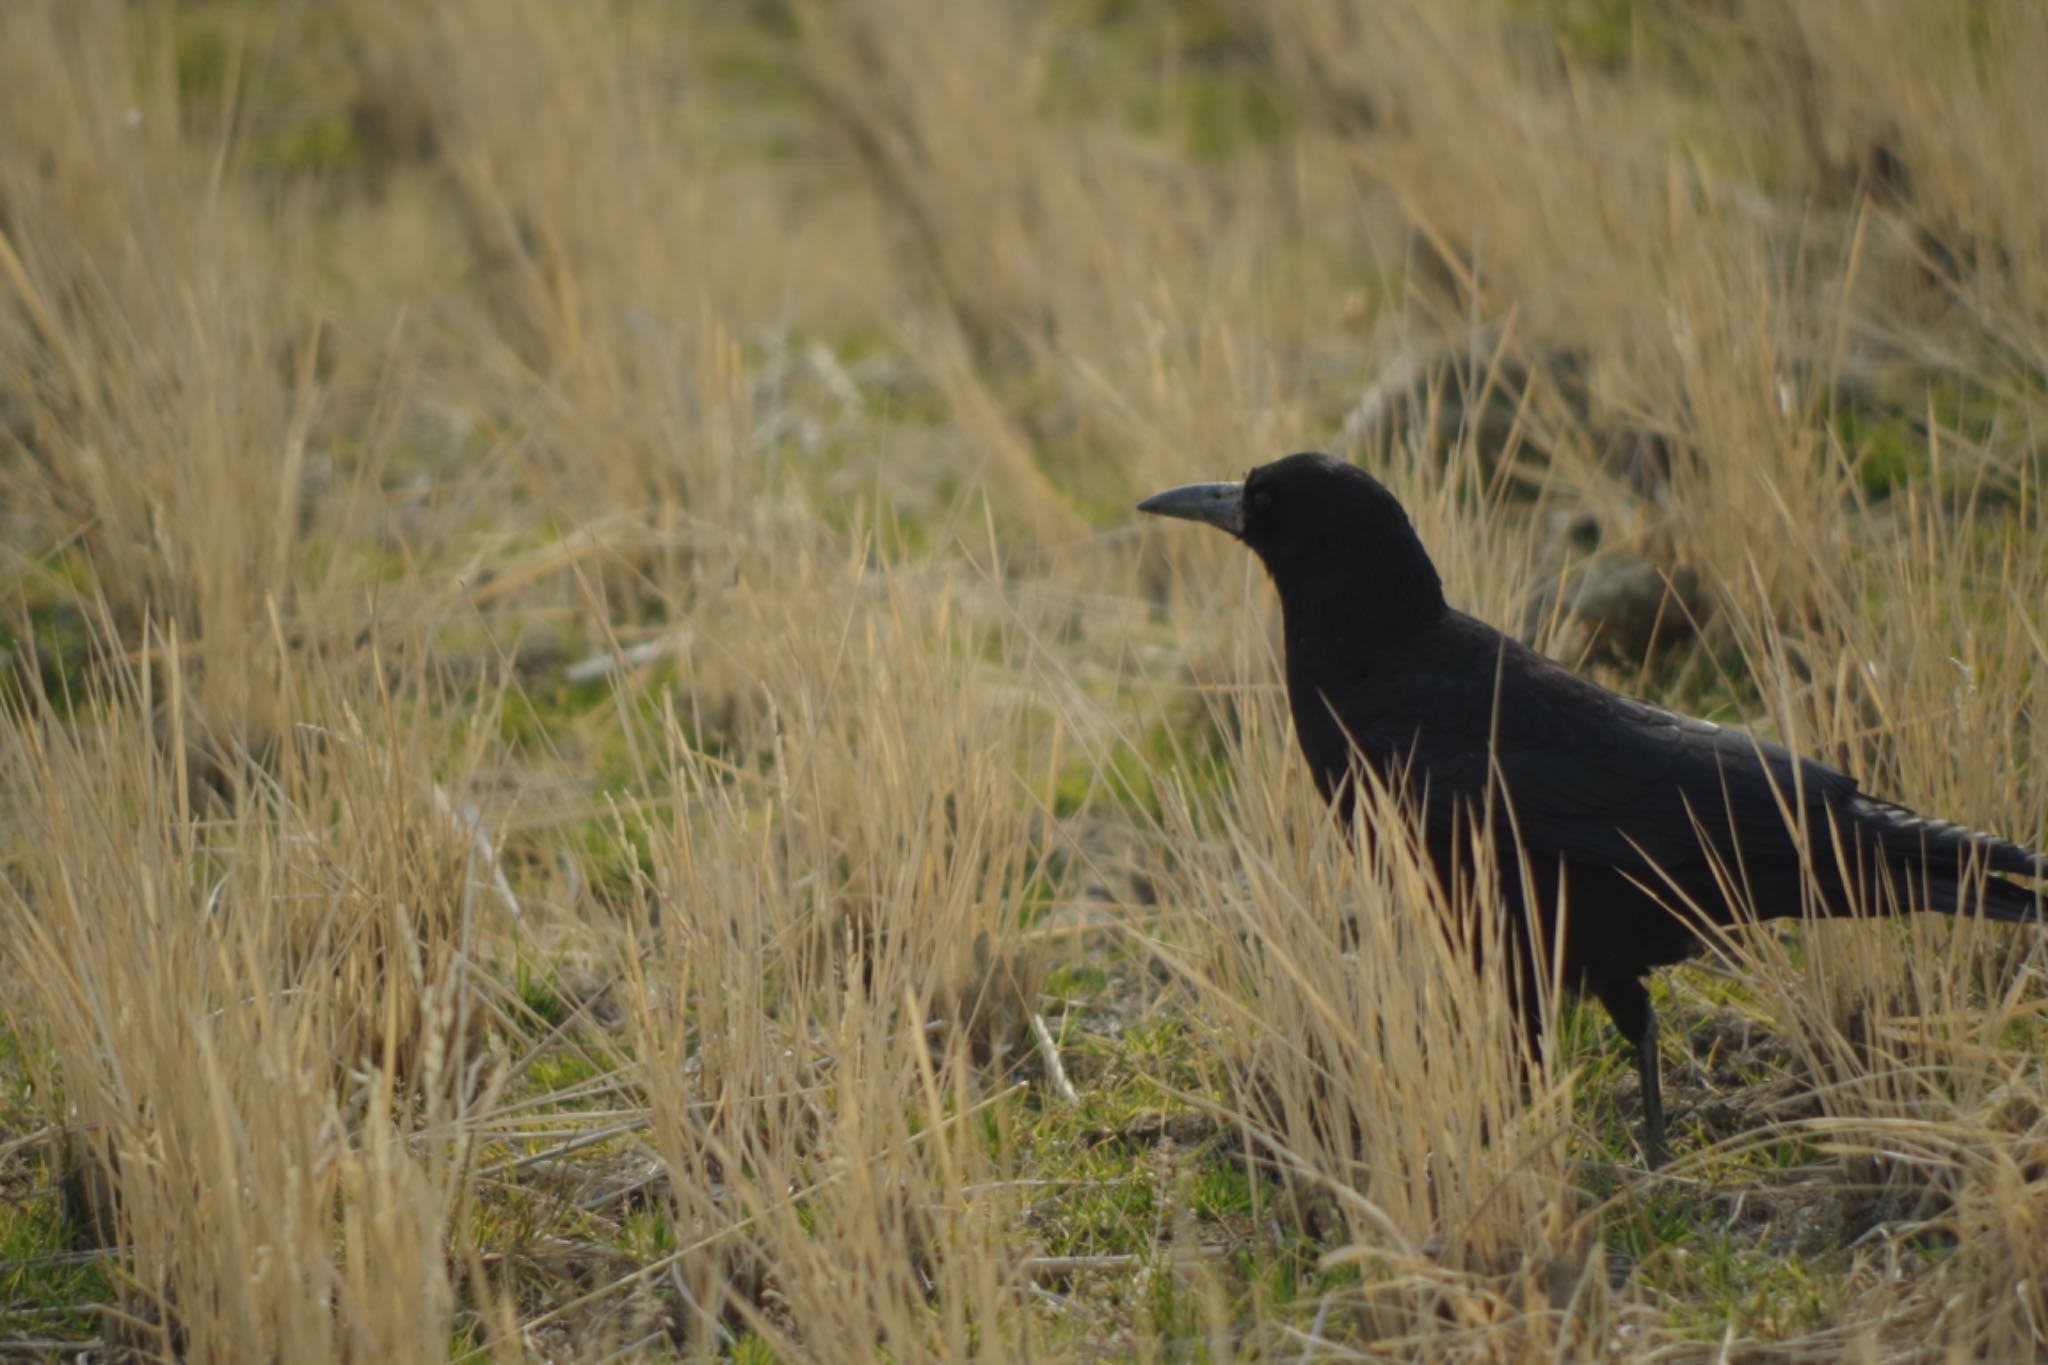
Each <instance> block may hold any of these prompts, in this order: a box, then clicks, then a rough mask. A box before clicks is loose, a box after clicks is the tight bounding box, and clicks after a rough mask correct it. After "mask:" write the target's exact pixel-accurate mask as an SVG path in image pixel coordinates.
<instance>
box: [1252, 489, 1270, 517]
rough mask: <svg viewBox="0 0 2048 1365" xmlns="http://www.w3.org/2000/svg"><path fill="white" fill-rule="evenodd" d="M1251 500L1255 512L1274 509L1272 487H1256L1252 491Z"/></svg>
mask: <svg viewBox="0 0 2048 1365" xmlns="http://www.w3.org/2000/svg"><path fill="white" fill-rule="evenodd" d="M1250 501H1251V505H1252V511H1254V512H1270V511H1272V510H1273V493H1272V490H1271V489H1266V488H1254V489H1253V490H1252V492H1251V498H1250Z"/></svg>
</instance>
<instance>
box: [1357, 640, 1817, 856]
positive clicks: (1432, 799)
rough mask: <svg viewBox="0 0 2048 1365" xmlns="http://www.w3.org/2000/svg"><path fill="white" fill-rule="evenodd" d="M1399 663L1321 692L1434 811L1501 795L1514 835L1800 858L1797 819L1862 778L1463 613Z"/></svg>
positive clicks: (1572, 846) (1585, 845)
mask: <svg viewBox="0 0 2048 1365" xmlns="http://www.w3.org/2000/svg"><path fill="white" fill-rule="evenodd" d="M1429 636H1430V638H1428V639H1426V640H1423V641H1418V642H1417V643H1416V647H1415V648H1413V649H1410V650H1404V651H1403V654H1402V657H1401V660H1400V663H1399V666H1398V667H1396V668H1392V669H1386V670H1376V671H1375V672H1374V673H1373V674H1371V675H1368V676H1366V677H1363V678H1360V679H1358V680H1356V681H1355V682H1354V683H1353V684H1352V685H1351V686H1349V687H1345V688H1342V689H1337V690H1334V691H1333V692H1329V693H1326V698H1325V699H1326V701H1327V703H1328V704H1329V705H1330V707H1331V709H1332V711H1333V713H1334V716H1335V719H1336V720H1337V722H1338V723H1339V724H1340V725H1342V726H1343V727H1344V728H1345V729H1346V730H1347V731H1348V732H1349V733H1350V735H1351V736H1352V740H1353V742H1354V743H1355V744H1356V745H1357V747H1358V749H1359V751H1360V753H1361V754H1362V755H1363V757H1364V758H1365V760H1366V761H1367V763H1368V764H1370V765H1371V766H1372V767H1373V768H1374V769H1375V770H1376V771H1378V772H1379V773H1381V774H1382V775H1383V776H1386V777H1388V778H1390V779H1392V780H1394V781H1395V782H1396V783H1398V784H1403V785H1405V786H1406V787H1407V789H1408V790H1409V791H1411V792H1414V793H1419V794H1420V797H1421V799H1422V800H1423V802H1424V803H1425V808H1426V810H1427V813H1428V818H1429V819H1430V822H1431V823H1432V824H1433V825H1434V824H1436V823H1437V822H1438V821H1439V820H1443V819H1448V818H1449V817H1450V816H1451V814H1452V812H1453V811H1455V810H1457V809H1459V808H1461V807H1462V808H1464V809H1466V810H1468V811H1469V810H1472V809H1475V808H1478V807H1480V806H1482V805H1483V804H1484V803H1485V802H1486V801H1487V799H1488V793H1489V785H1490V783H1493V782H1497V783H1498V785H1497V786H1495V787H1493V792H1494V798H1495V803H1496V806H1498V805H1499V804H1500V801H1499V797H1500V795H1501V794H1502V793H1504V794H1505V797H1506V801H1505V805H1506V808H1507V814H1508V816H1509V818H1510V820H1511V821H1512V829H1513V830H1514V833H1515V835H1516V837H1517V839H1518V840H1519V842H1520V843H1521V844H1522V845H1523V846H1524V847H1525V848H1528V849H1530V850H1532V851H1542V852H1553V853H1559V854H1563V855H1566V856H1568V857H1573V858H1577V859H1582V860H1589V861H1594V862H1600V863H1606V864H1608V865H1611V866H1615V867H1619V868H1624V869H1628V870H1631V871H1638V872H1643V871H1647V870H1648V869H1647V867H1646V866H1645V864H1646V863H1651V864H1654V865H1655V866H1656V867H1658V868H1661V869H1664V870H1665V871H1667V872H1669V871H1671V870H1673V869H1674V868H1678V867H1681V866H1695V865H1699V864H1700V863H1701V862H1702V861H1703V859H1704V856H1705V855H1704V850H1703V848H1702V844H1701V840H1702V836H1703V835H1705V836H1706V837H1707V838H1708V839H1709V840H1711V842H1712V843H1713V844H1714V845H1715V847H1716V848H1717V849H1718V850H1720V852H1721V853H1722V854H1723V855H1724V856H1726V855H1728V854H1730V853H1732V852H1733V851H1734V850H1736V849H1739V850H1740V852H1741V855H1742V856H1743V857H1744V858H1745V859H1748V860H1762V861H1765V862H1772V863H1775V862H1779V861H1796V860H1797V858H1798V857H1799V843H1798V841H1797V840H1796V838H1795V829H1796V821H1788V818H1787V813H1788V812H1798V811H1801V810H1804V811H1805V812H1806V814H1807V815H1808V817H1809V818H1811V817H1815V816H1818V818H1819V830H1820V831H1821V832H1822V833H1823V835H1824V834H1825V830H1826V827H1827V817H1826V812H1827V811H1828V810H1829V809H1832V808H1835V807H1836V806H1838V805H1839V804H1840V803H1841V802H1842V801H1844V800H1845V799H1846V798H1848V797H1849V796H1850V795H1852V794H1853V793H1854V792H1855V790H1856V783H1855V780H1854V779H1853V778H1851V777H1849V776H1848V775H1847V774H1845V773H1841V772H1838V771H1837V770H1835V769H1833V768H1830V767H1828V766H1827V765H1826V764H1823V763H1820V762H1817V761H1815V760H1813V759H1804V758H1799V757H1797V756H1795V755H1793V754H1792V753H1791V752H1790V751H1788V750H1786V749H1784V748H1783V747H1781V746H1779V745H1776V744H1773V743H1771V742H1769V741H1767V740H1761V739H1757V738H1756V737H1754V736H1752V735H1748V734H1745V733H1743V732H1742V731H1739V730H1730V729H1725V728H1723V727H1721V726H1718V725H1714V724H1712V723H1710V722H1707V721H1701V720H1695V719H1692V718H1690V717H1686V716H1680V715H1676V714H1674V713H1672V712H1669V711H1664V710H1661V709H1659V708H1657V707H1654V706H1650V705H1647V704H1645V703H1642V702H1637V701H1632V700H1629V699H1628V698H1625V697H1620V696H1616V695H1615V694H1613V693H1610V692H1608V691H1606V690H1605V689H1603V688H1600V687H1597V686H1595V685H1594V684H1592V683H1589V682H1587V681H1585V680H1584V679H1582V678H1580V677H1578V676H1577V675H1575V674H1573V673H1571V672H1569V671H1568V670H1566V669H1564V668H1561V667H1559V666H1558V665H1556V664H1554V663H1552V662H1551V661H1550V660H1548V659H1545V658H1544V657H1543V656H1541V655H1539V654H1536V653H1534V652H1533V651H1531V650H1528V649H1526V648H1524V647H1523V646H1521V645H1519V644H1517V643H1515V642H1514V641H1512V640H1509V639H1507V638H1506V637H1504V636H1502V635H1500V634H1499V633H1498V632H1495V631H1493V630H1491V629H1490V628H1488V627H1484V626H1482V625H1480V623H1478V622H1474V621H1470V619H1469V618H1463V619H1453V620H1452V621H1450V622H1447V623H1446V625H1445V627H1444V628H1443V629H1440V630H1437V631H1433V632H1430V633H1429Z"/></svg>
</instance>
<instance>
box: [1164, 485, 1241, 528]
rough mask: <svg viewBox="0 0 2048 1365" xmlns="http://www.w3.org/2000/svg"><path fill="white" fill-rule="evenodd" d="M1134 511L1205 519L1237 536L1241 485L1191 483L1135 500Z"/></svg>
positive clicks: (1193, 519) (1199, 519)
mask: <svg viewBox="0 0 2048 1365" xmlns="http://www.w3.org/2000/svg"><path fill="white" fill-rule="evenodd" d="M1138 510H1139V511H1140V512H1150V513H1152V514H1153V515H1154V516H1159V517H1180V518H1182V519H1184V520H1187V521H1206V522H1208V523H1209V524H1210V525H1211V526H1220V527H1222V528H1223V529H1224V530H1226V531H1228V532H1230V534H1232V535H1234V536H1241V535H1243V534H1244V485H1243V484H1241V483H1191V484H1186V485H1183V486H1182V487H1180V488H1169V489H1167V490H1166V491H1165V492H1164V493H1154V494H1153V495H1152V496H1151V497H1149V498H1147V499H1145V500H1144V501H1143V502H1141V503H1139V504H1138Z"/></svg>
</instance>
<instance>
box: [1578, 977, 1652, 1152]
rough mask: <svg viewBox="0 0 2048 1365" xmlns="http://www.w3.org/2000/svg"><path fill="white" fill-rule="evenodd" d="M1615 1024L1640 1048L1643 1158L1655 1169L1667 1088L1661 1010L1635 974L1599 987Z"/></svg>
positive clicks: (1623, 1034)
mask: <svg viewBox="0 0 2048 1365" xmlns="http://www.w3.org/2000/svg"><path fill="white" fill-rule="evenodd" d="M1595 994H1597V995H1598V996H1599V997H1600V1003H1601V1004H1603V1005H1605V1006H1607V1012H1608V1014H1610V1015H1612V1016H1613V1018H1614V1026H1615V1027H1616V1028H1617V1029H1619V1030H1620V1031H1621V1036H1622V1037H1624V1038H1626V1039H1628V1041H1629V1042H1630V1043H1631V1044H1633V1045H1634V1047H1635V1050H1636V1076H1637V1078H1638V1079H1639V1080H1640V1081H1641V1082H1642V1090H1643V1160H1644V1161H1645V1162H1646V1163H1647V1164H1648V1165H1649V1167H1650V1169H1652V1170H1655V1169H1656V1168H1657V1167H1659V1166H1661V1165H1663V1164H1664V1158H1665V1155H1666V1154H1665V1151H1664V1087H1663V1084H1662V1080H1661V1077H1660V1075H1659V1066H1658V1060H1657V1012H1656V1011H1655V1010H1653V1009H1651V1008H1650V992H1649V990H1648V988H1646V987H1645V986H1644V985H1643V983H1642V982H1641V981H1639V980H1637V979H1636V978H1635V977H1632V976H1630V977H1623V978H1622V979H1620V980H1619V981H1613V980H1610V981H1603V982H1601V983H1600V985H1599V986H1598V987H1597V988H1596V989H1595Z"/></svg>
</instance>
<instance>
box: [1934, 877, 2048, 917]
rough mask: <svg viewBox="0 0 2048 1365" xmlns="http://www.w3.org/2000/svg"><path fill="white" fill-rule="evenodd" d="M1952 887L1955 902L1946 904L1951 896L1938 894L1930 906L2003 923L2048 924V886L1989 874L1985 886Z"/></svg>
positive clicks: (1964, 884)
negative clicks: (2023, 884) (2033, 885)
mask: <svg viewBox="0 0 2048 1365" xmlns="http://www.w3.org/2000/svg"><path fill="white" fill-rule="evenodd" d="M1950 890H1951V893H1952V896H1953V903H1952V904H1949V903H1945V902H1947V901H1948V900H1949V899H1950V898H1949V897H1938V898H1937V899H1936V901H1935V903H1934V904H1932V905H1930V906H1929V907H1928V908H1929V909H1930V910H1944V911H1947V912H1948V913H1949V914H1951V915H1982V916H1983V917H1984V918H1985V919H1988V920H1996V921H1998V922H1999V923H2000V924H2048V888H2043V887H2025V886H2021V885H2019V884H2018V883H2016V882H2009V881H2006V880H2005V879H2004V878H2002V877H1985V878H1984V879H1983V881H1982V884H1981V886H1979V885H1976V884H1972V883H1971V882H1963V883H1960V884H1956V885H1953V886H1952V887H1951V888H1950Z"/></svg>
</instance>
